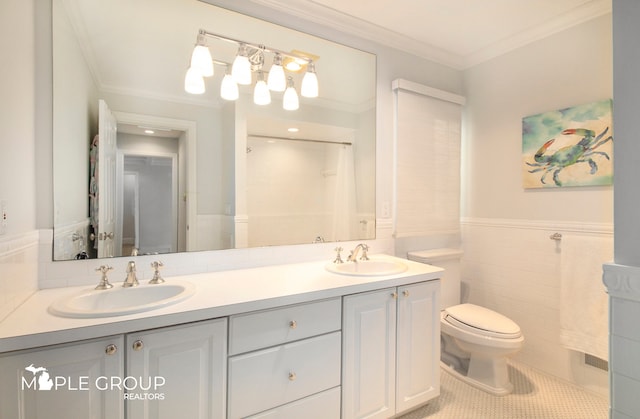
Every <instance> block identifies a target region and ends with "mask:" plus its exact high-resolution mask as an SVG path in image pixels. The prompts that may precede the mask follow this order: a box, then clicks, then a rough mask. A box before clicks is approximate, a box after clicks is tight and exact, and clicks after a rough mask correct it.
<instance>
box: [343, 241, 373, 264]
mask: <svg viewBox="0 0 640 419" xmlns="http://www.w3.org/2000/svg"><path fill="white" fill-rule="evenodd" d="M360 250H362V256H360V260H369V257H368V256H367V252H368V251H369V246H367V245H366V244H364V243H360V244H359V245H357V246H356V248H355V249H353V250H352V251H351V253H350V254H349V257H348V258H347V262H358V252H359V251H360Z"/></svg>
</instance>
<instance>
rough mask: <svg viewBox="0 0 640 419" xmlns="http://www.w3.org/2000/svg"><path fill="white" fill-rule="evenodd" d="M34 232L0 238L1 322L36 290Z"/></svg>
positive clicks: (36, 246) (35, 235) (35, 238)
mask: <svg viewBox="0 0 640 419" xmlns="http://www.w3.org/2000/svg"><path fill="white" fill-rule="evenodd" d="M38 239H39V235H38V232H37V231H34V232H31V233H26V234H20V235H14V236H7V237H0V321H2V319H4V318H5V317H7V315H8V314H9V313H11V312H12V311H13V310H15V309H16V307H18V306H19V305H20V304H22V303H23V302H24V301H25V300H26V299H27V298H29V296H30V295H31V294H33V293H34V292H35V291H36V290H37V289H38Z"/></svg>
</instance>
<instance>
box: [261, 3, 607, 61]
mask: <svg viewBox="0 0 640 419" xmlns="http://www.w3.org/2000/svg"><path fill="white" fill-rule="evenodd" d="M251 2H252V3H254V4H257V5H260V6H262V7H266V8H268V9H271V10H275V11H277V12H279V13H283V14H285V15H289V16H293V17H296V18H299V19H303V20H307V21H310V22H313V23H316V24H319V25H322V26H324V27H327V28H330V29H333V30H336V31H340V32H342V33H345V34H349V35H353V36H357V37H359V38H362V39H366V40H370V41H373V42H375V43H377V44H380V45H384V46H387V47H391V48H394V49H397V50H400V51H404V52H407V53H409V54H412V55H415V56H418V57H421V58H425V59H428V60H430V61H433V62H436V63H439V64H442V65H445V66H448V67H452V68H454V69H456V70H465V69H468V68H470V67H473V66H475V65H477V64H480V63H482V62H484V61H488V60H490V59H492V58H495V57H498V56H500V55H503V54H506V53H508V52H510V51H513V50H515V49H517V48H520V47H522V46H524V45H527V44H529V43H532V42H535V41H537V40H540V39H543V38H545V37H548V36H550V35H553V34H555V33H558V32H561V31H563V30H566V29H568V28H570V27H572V26H575V25H578V24H580V23H583V22H587V21H589V20H591V19H595V18H597V17H600V16H602V15H605V14H607V13H611V0H592V1H590V2H588V3H585V4H583V5H581V6H578V7H576V8H574V9H573V10H571V11H569V12H567V13H564V14H562V15H560V16H557V17H556V18H554V19H551V20H549V21H548V22H545V23H544V24H543V25H539V26H536V27H533V28H529V29H527V30H524V31H522V32H520V33H519V34H517V35H515V36H513V37H510V38H508V39H504V40H501V41H498V42H496V43H493V44H491V45H489V46H487V47H486V48H483V49H481V50H478V51H476V52H474V53H471V54H469V55H466V56H463V55H458V54H454V53H451V52H448V51H445V50H443V49H441V48H438V47H436V46H434V45H431V44H427V43H425V42H421V41H418V40H416V39H412V38H410V37H407V36H405V35H402V34H400V33H398V32H395V31H392V30H389V29H386V28H383V27H381V26H378V25H375V24H372V23H370V22H367V21H365V20H362V19H359V18H357V17H354V16H351V15H348V14H346V13H342V12H340V11H338V10H335V9H332V8H329V7H327V6H324V5H321V4H318V3H317V2H315V1H314V0H251Z"/></svg>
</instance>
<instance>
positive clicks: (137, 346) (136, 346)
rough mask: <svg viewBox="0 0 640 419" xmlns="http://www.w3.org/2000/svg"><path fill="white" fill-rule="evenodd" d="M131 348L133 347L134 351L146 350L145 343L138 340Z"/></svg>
mask: <svg viewBox="0 0 640 419" xmlns="http://www.w3.org/2000/svg"><path fill="white" fill-rule="evenodd" d="M131 346H132V347H133V350H134V351H140V350H142V348H144V343H143V342H142V341H141V340H136V341H135V342H133V345H131Z"/></svg>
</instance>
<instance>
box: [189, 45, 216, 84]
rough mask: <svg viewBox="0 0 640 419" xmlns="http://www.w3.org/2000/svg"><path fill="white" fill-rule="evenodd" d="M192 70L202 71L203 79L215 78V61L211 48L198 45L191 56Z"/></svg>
mask: <svg viewBox="0 0 640 419" xmlns="http://www.w3.org/2000/svg"><path fill="white" fill-rule="evenodd" d="M191 68H195V69H197V70H198V71H200V74H201V75H202V77H211V76H213V59H212V58H211V52H210V51H209V47H207V46H204V45H196V47H195V48H194V49H193V53H192V54H191Z"/></svg>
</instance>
